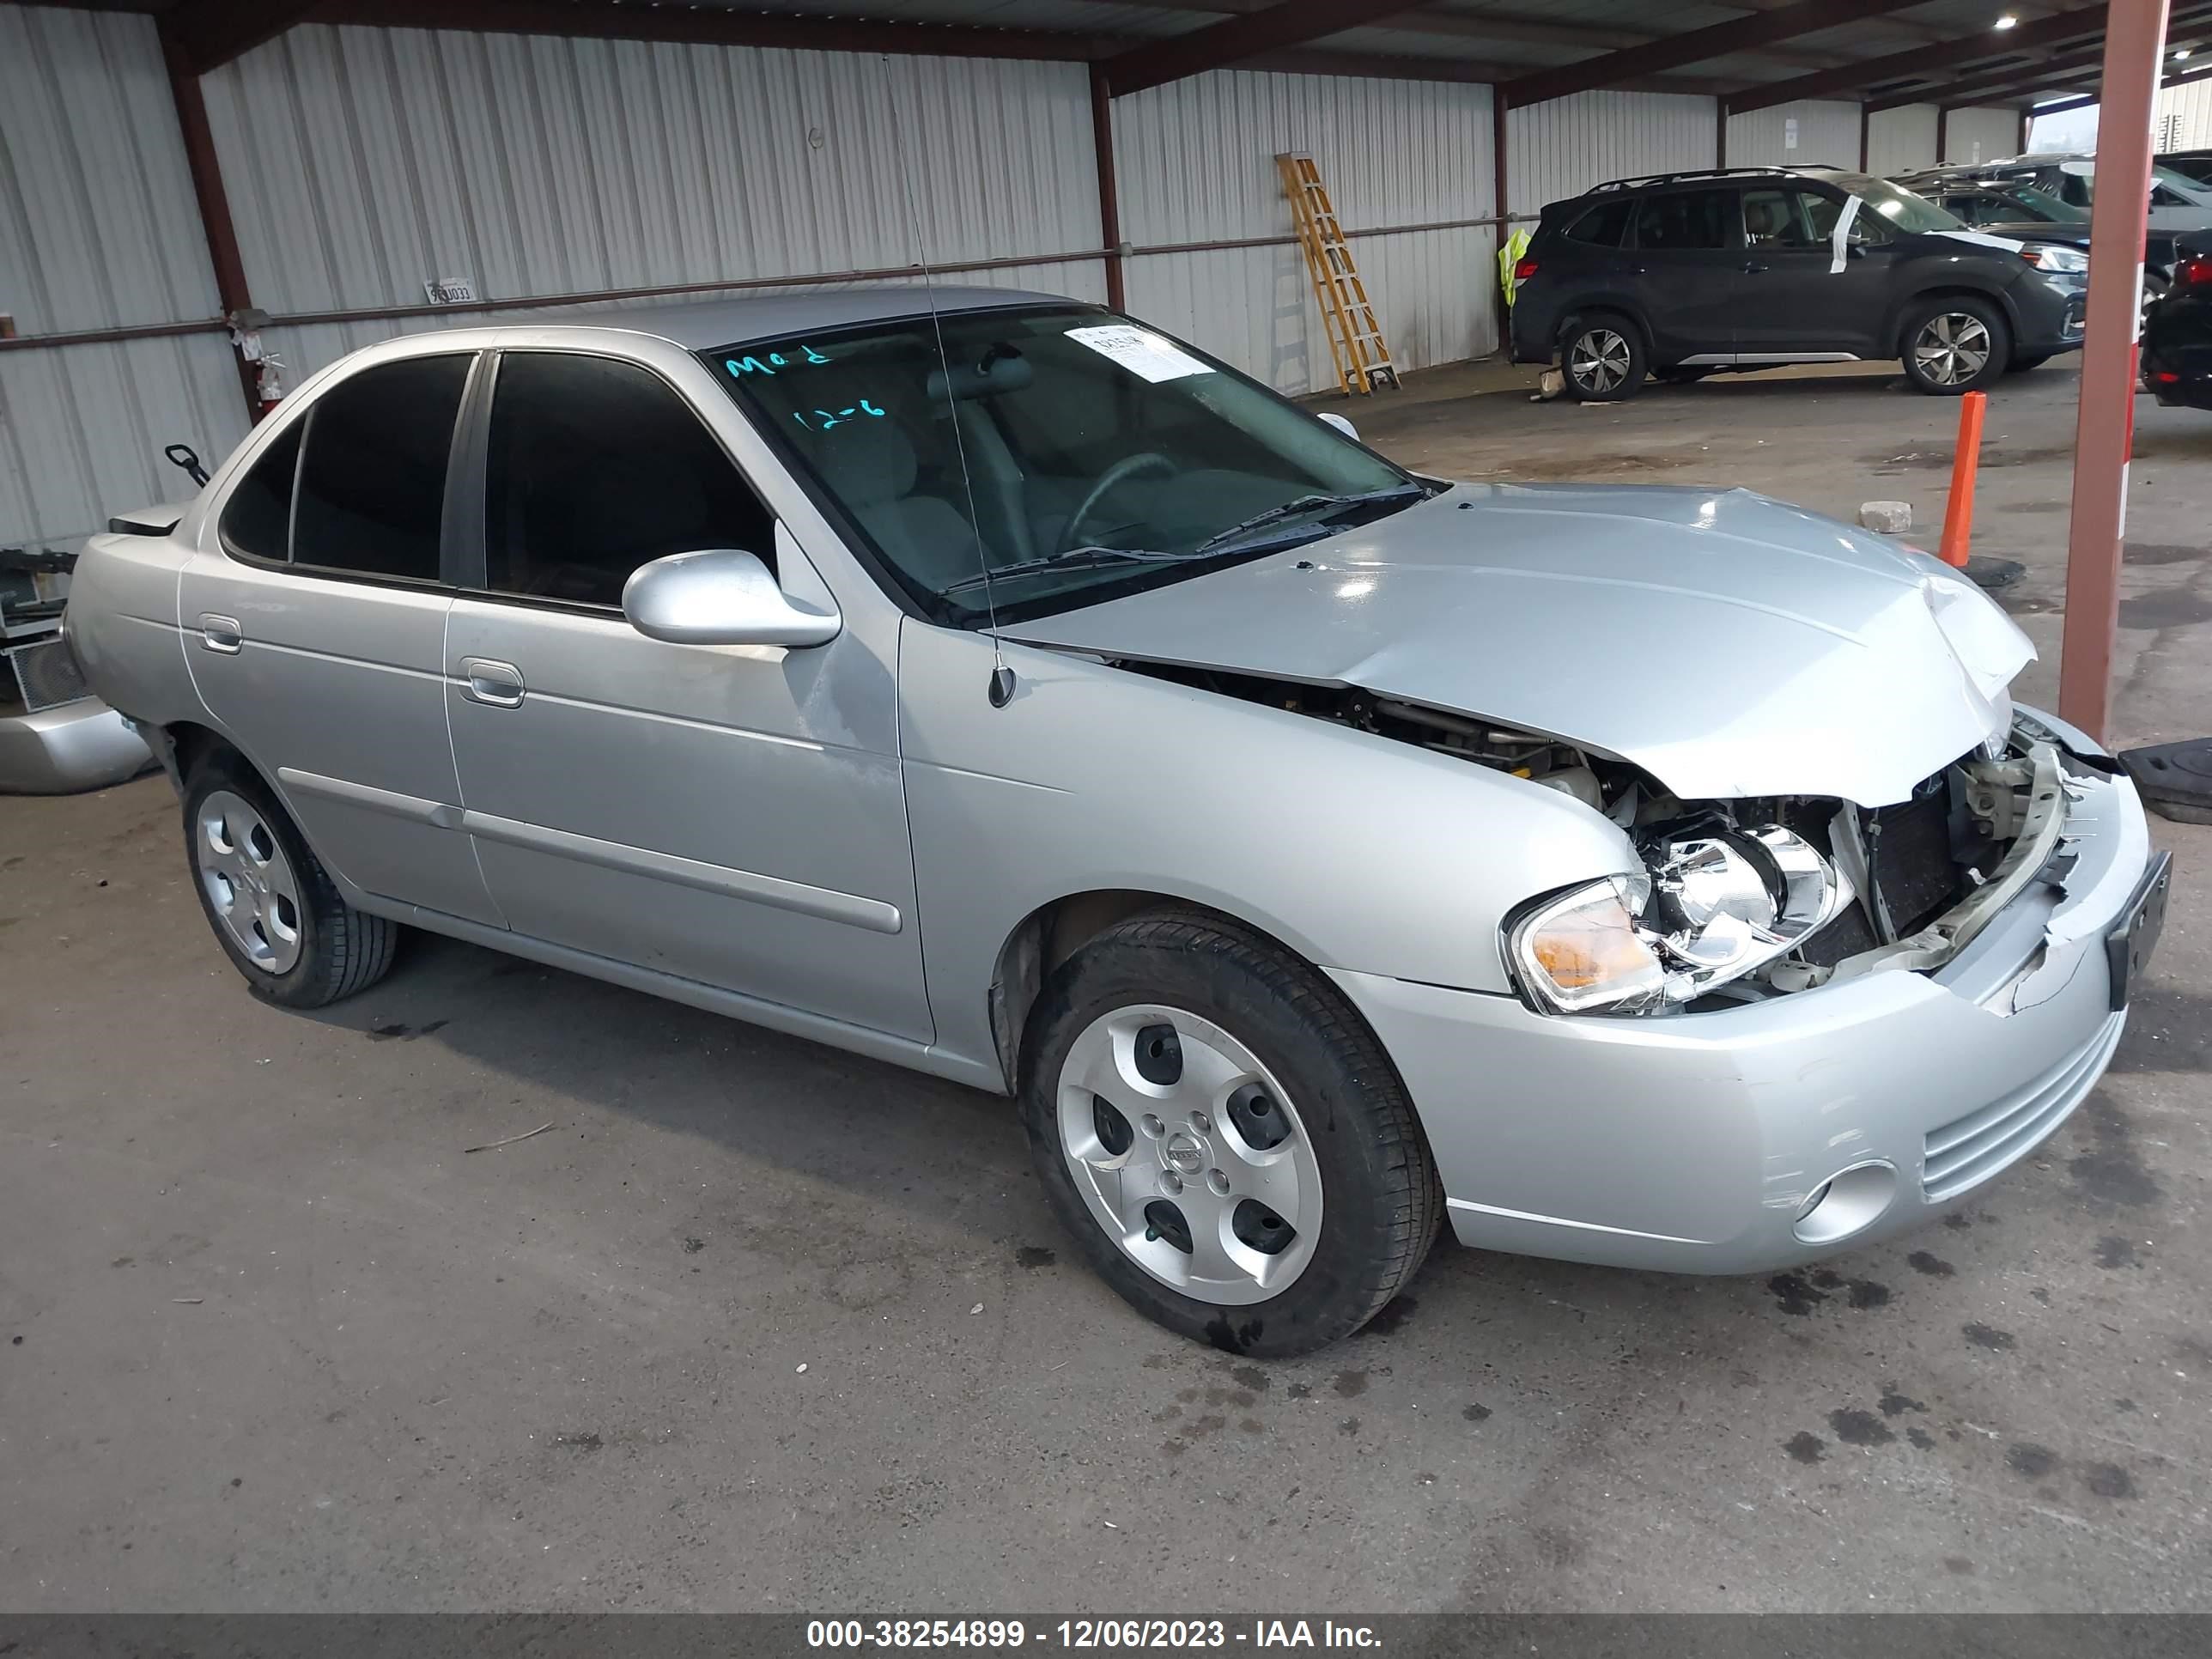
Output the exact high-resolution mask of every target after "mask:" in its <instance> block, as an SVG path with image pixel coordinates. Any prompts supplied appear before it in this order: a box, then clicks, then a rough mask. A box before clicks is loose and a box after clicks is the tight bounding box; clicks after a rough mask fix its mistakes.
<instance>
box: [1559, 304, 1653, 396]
mask: <svg viewBox="0 0 2212 1659" xmlns="http://www.w3.org/2000/svg"><path fill="white" fill-rule="evenodd" d="M1650 366H1651V364H1650V353H1649V352H1648V351H1647V350H1646V349H1644V331H1643V330H1641V329H1639V328H1638V327H1637V326H1636V325H1635V324H1634V323H1632V322H1631V321H1630V320H1629V319H1627V318H1626V317H1624V316H1622V315H1621V314H1620V313H1619V312H1617V311H1592V312H1588V313H1584V314H1583V315H1582V316H1580V317H1577V318H1576V319H1574V321H1572V322H1571V323H1569V324H1568V325H1567V326H1566V327H1565V329H1563V330H1561V331H1560V333H1559V374H1560V378H1561V379H1562V380H1564V381H1565V385H1566V392H1567V396H1569V397H1570V398H1573V399H1575V401H1576V402H1577V403H1585V404H1587V403H1622V402H1625V401H1626V400H1627V399H1628V398H1633V397H1634V396H1635V395H1636V394H1637V393H1638V392H1640V391H1642V390H1643V389H1644V376H1645V374H1648V373H1650Z"/></svg>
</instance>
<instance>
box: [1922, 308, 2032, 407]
mask: <svg viewBox="0 0 2212 1659" xmlns="http://www.w3.org/2000/svg"><path fill="white" fill-rule="evenodd" d="M2011 359H2012V331H2011V330H2010V329H2009V328H2008V327H2007V326H2006V325H2005V319H2004V317H2003V315H2002V313H2000V312H1999V311H1998V310H1997V308H1996V307H1995V306H1993V305H1991V304H1990V302H1989V301H1986V300H1981V299H1977V298H1974V297H1972V296H1971V295H1944V296H1943V297H1942V298H1940V299H1935V300H1928V301H1923V302H1922V303H1921V304H1920V305H1919V306H1918V307H1916V308H1915V309H1914V310H1913V312H1912V313H1911V316H1909V317H1908V318H1907V319H1905V378H1906V379H1907V380H1911V382H1912V384H1913V386H1914V388H1915V389H1916V390H1917V391H1921V392H1929V393H1931V394H1933V395H1936V396H1937V397H1953V398H1955V397H1957V396H1958V395H1959V394H1960V393H1961V392H1975V391H1978V390H1979V389H1980V388H1981V387H1983V386H1986V385H1988V384H1989V383H1990V381H1991V380H1995V379H1996V377H1997V376H1998V375H2000V374H2003V373H2004V369H2005V365H2006V363H2008V362H2010V361H2011Z"/></svg>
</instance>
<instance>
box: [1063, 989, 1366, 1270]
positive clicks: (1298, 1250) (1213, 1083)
mask: <svg viewBox="0 0 2212 1659" xmlns="http://www.w3.org/2000/svg"><path fill="white" fill-rule="evenodd" d="M1057 1099H1058V1104H1059V1114H1060V1151H1061V1152H1062V1154H1063V1155H1064V1156H1065V1157H1066V1159H1067V1168H1068V1172H1069V1173H1070V1174H1071V1175H1073V1176H1074V1177H1075V1187H1076V1190H1077V1191H1078V1192H1079V1193H1081V1194H1083V1201H1084V1203H1085V1205H1086V1206H1089V1208H1090V1211H1091V1217H1092V1218H1093V1219H1095V1220H1096V1221H1097V1223H1098V1225H1100V1226H1101V1227H1103V1228H1104V1229H1105V1230H1106V1236H1107V1237H1109V1238H1111V1239H1112V1240H1113V1241H1114V1242H1115V1243H1116V1244H1117V1245H1119V1246H1120V1247H1121V1252H1122V1254H1123V1255H1127V1257H1128V1258H1129V1259H1130V1260H1131V1261H1134V1262H1135V1263H1136V1264H1137V1265H1138V1266H1139V1267H1142V1268H1143V1269H1144V1270H1145V1271H1146V1273H1150V1274H1152V1277H1153V1278H1155V1279H1159V1280H1160V1281H1161V1282H1162V1283H1164V1284H1166V1285H1172V1286H1173V1287H1174V1288H1175V1289H1176V1290H1178V1291H1182V1293H1183V1294H1184V1295H1185V1296H1189V1297H1196V1298H1197V1299H1198V1300H1199V1301H1201V1302H1211V1303H1216V1304H1221V1305H1224V1306H1237V1305H1241V1304H1247V1303H1253V1302H1261V1301H1264V1300H1266V1299H1267V1297H1271V1296H1275V1295H1278V1294H1279V1293H1280V1292H1281V1291H1284V1290H1285V1289H1286V1288H1287V1287H1288V1286H1289V1285H1291V1282H1292V1281H1293V1280H1294V1279H1297V1276H1298V1275H1299V1274H1300V1273H1303V1272H1304V1270H1305V1266H1306V1263H1307V1262H1308V1261H1311V1260H1312V1259H1313V1250H1314V1245H1315V1243H1316V1241H1317V1240H1318V1239H1319V1238H1320V1237H1321V1219H1322V1191H1321V1166H1320V1164H1318V1163H1316V1161H1315V1158H1314V1152H1313V1146H1312V1144H1311V1142H1310V1141H1309V1140H1308V1139H1307V1138H1306V1132H1305V1126H1304V1123H1302V1122H1301V1121H1299V1119H1298V1115H1297V1109H1295V1108H1294V1107H1293V1106H1292V1105H1291V1100H1290V1097H1289V1096H1288V1095H1287V1094H1285V1092H1284V1091H1283V1090H1282V1088H1281V1086H1280V1085H1279V1084H1277V1082H1276V1081H1275V1079H1273V1077H1272V1076H1271V1075H1269V1073H1268V1072H1267V1067H1265V1066H1262V1065H1261V1063H1260V1060H1259V1057H1258V1056H1257V1055H1255V1054H1253V1052H1252V1051H1251V1050H1250V1049H1249V1048H1246V1047H1245V1046H1244V1045H1243V1043H1241V1042H1238V1041H1237V1039H1236V1038H1235V1037H1233V1036H1230V1035H1229V1033H1228V1032H1226V1031H1225V1030H1222V1029H1221V1028H1220V1027H1219V1026H1218V1025H1216V1024H1213V1023H1212V1021H1210V1020H1205V1019H1200V1018H1198V1017H1197V1016H1196V1015H1195V1014H1188V1013H1185V1012H1182V1010H1180V1009H1176V1008H1164V1007H1158V1006H1139V1007H1131V1008H1117V1009H1116V1010H1115V1011H1114V1012H1112V1013H1110V1014H1106V1015H1103V1016H1102V1017H1101V1018H1097V1019H1096V1020H1093V1021H1092V1022H1091V1024H1090V1026H1089V1027H1088V1028H1087V1029H1086V1030H1085V1031H1084V1033H1083V1035H1082V1036H1079V1037H1078V1038H1077V1039H1076V1040H1075V1045H1074V1047H1073V1048H1070V1049H1069V1050H1068V1054H1067V1059H1066V1061H1065V1062H1064V1063H1063V1064H1062V1065H1061V1066H1060V1087H1059V1092H1058V1096H1057Z"/></svg>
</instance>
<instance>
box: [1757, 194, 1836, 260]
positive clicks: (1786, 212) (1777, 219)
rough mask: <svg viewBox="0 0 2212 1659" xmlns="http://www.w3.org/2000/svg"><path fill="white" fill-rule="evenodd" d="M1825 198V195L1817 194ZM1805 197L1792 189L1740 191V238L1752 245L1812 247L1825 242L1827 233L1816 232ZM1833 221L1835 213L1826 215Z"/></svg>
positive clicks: (1822, 198)
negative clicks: (1806, 206) (1741, 222)
mask: <svg viewBox="0 0 2212 1659" xmlns="http://www.w3.org/2000/svg"><path fill="white" fill-rule="evenodd" d="M1816 199H1820V200H1825V199H1826V198H1825V197H1821V198H1816ZM1805 205H1806V202H1805V197H1803V196H1802V195H1801V194H1800V193H1799V192H1798V191H1794V190H1747V191H1744V193H1743V239H1744V241H1745V244H1746V245H1747V246H1751V247H1814V246H1825V245H1826V242H1827V238H1826V236H1820V235H1815V234H1814V230H1813V227H1812V224H1811V222H1809V221H1808V219H1807V217H1806V214H1805ZM1829 222H1830V223H1833V222H1834V215H1833V214H1830V215H1829Z"/></svg>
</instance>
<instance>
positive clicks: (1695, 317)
mask: <svg viewBox="0 0 2212 1659" xmlns="http://www.w3.org/2000/svg"><path fill="white" fill-rule="evenodd" d="M2087 270H2088V261H2087V259H2086V258H2084V257H2083V256H2082V255H2081V252H2080V251H2079V250H2078V249H2075V248H2070V247H2060V246H2051V245H2046V244H2042V243H2038V242H2021V241H2018V240H2011V239H2008V238H2002V237H1995V236H1990V235H1986V234H1981V233H1978V232H1975V231H1973V230H1971V229H1969V228H1967V227H1966V226H1965V225H1963V224H1961V223H1960V222H1959V221H1958V220H1957V219H1955V218H1954V217H1953V216H1951V215H1949V214H1948V213H1946V212H1944V211H1943V210H1942V209H1941V208H1939V207H1936V205H1935V204H1932V203H1929V202H1926V201H1923V200H1922V199H1921V198H1920V197H1917V196H1915V195H1914V194H1912V193H1911V191H1905V190H1899V188H1898V187H1897V186H1896V185H1892V184H1887V183H1886V182H1884V181H1883V180H1881V179H1874V178H1869V176H1867V175H1866V174H1865V173H1846V172H1843V171H1840V170H1838V169H1836V168H1832V167H1728V168H1720V169H1712V170H1708V171H1705V172H1702V173H1662V174H1659V175H1657V176H1656V177H1653V178H1649V179H1618V180H1615V181H1614V182H1613V183H1611V184H1605V185H1598V186H1597V187H1596V188H1595V189H1594V190H1591V191H1587V192H1586V193H1584V194H1583V195H1581V196H1578V197H1575V198H1574V199H1573V200H1572V201H1567V202H1554V203H1553V204H1551V205H1550V206H1548V207H1547V208H1546V209H1545V210H1544V214H1543V220H1542V222H1541V223H1540V224H1539V225H1538V226H1537V228H1536V234H1535V235H1534V237H1533V238H1532V239H1531V240H1530V241H1529V244H1528V254H1527V256H1526V257H1525V258H1522V260H1521V262H1520V264H1518V265H1517V266H1516V270H1515V275H1516V292H1515V295H1514V300H1513V360H1514V361H1515V362H1524V363H1533V362H1545V363H1548V362H1554V361H1556V362H1558V363H1559V366H1560V368H1561V370H1562V371H1563V373H1564V374H1565V380H1566V389H1567V391H1568V392H1570V393H1571V394H1572V395H1573V396H1575V397H1577V398H1585V399H1588V398H1626V397H1630V396H1632V395H1633V394H1634V393H1635V392H1636V391H1637V390H1638V388H1639V387H1640V386H1642V385H1643V384H1644V377H1645V376H1646V375H1647V374H1656V375H1658V376H1659V378H1660V379H1661V380H1695V379H1697V378H1699V376H1701V375H1705V374H1712V373H1714V372H1716V371H1717V370H1725V369H1753V368H1771V367H1773V366H1774V365H1775V364H1777V363H1838V362H1857V361H1859V360H1861V359H1865V360H1869V361H1879V360H1881V359H1883V358H1896V359H1899V360H1900V361H1902V362H1903V363H1904V365H1905V374H1906V375H1907V377H1908V378H1909V379H1910V380H1911V382H1912V384H1913V385H1914V386H1917V387H1918V388H1919V389H1920V390H1921V391H1923V392H1941V393H1957V392H1970V391H1972V390H1973V389H1974V388H1976V387H1978V386H1984V385H1986V384H1987V383H1988V382H1989V381H1990V380H1994V379H1995V378H1996V376H1998V375H1999V374H2003V373H2004V372H2005V371H2006V370H2007V369H2020V368H2033V367H2034V366H2035V365H2036V364H2038V363H2039V362H2043V361H2044V360H2045V358H2046V357H2049V356H2051V355H2052V354H2053V353H2055V352H2060V351H2069V350H2072V349H2075V348H2076V347H2078V346H2079V345H2080V344H2081V323H2082V317H2083V313H2084V309H2085V301H2086V297H2087Z"/></svg>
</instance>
